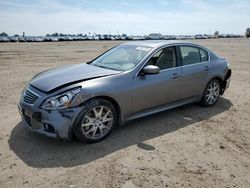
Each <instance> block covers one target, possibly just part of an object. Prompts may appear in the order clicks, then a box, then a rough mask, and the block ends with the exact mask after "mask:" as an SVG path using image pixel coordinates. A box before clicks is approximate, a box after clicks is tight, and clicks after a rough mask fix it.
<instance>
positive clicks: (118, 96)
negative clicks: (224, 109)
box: [18, 41, 231, 142]
mask: <svg viewBox="0 0 250 188" xmlns="http://www.w3.org/2000/svg"><path fill="white" fill-rule="evenodd" d="M230 77H231V69H230V67H229V63H228V62H227V60H225V59H224V58H220V57H218V56H217V55H215V54H214V53H213V52H212V51H210V50H208V49H207V48H205V47H202V46H199V45H196V44H192V43H187V42H180V41H139V42H130V43H125V44H121V45H119V46H116V47H114V48H112V49H110V50H108V51H107V52H105V53H104V54H102V55H100V56H99V57H97V58H96V59H94V60H93V61H91V62H88V63H82V64H76V65H70V66H65V67H60V68H56V69H51V70H48V71H45V72H42V73H39V74H37V75H36V76H35V77H34V78H32V79H31V81H30V82H29V84H28V85H27V86H26V88H25V89H24V91H23V93H22V95H21V99H20V103H19V105H18V106H19V112H20V114H21V116H22V118H23V120H24V125H25V127H26V128H28V129H29V130H31V131H34V132H37V133H40V134H44V135H46V136H49V137H54V138H55V137H58V138H62V139H67V140H69V139H70V138H72V135H76V137H77V138H78V139H79V140H80V141H87V142H98V141H100V140H102V139H104V138H105V137H107V136H108V135H109V133H110V132H111V130H112V129H113V128H114V127H115V126H116V125H123V124H125V122H127V121H129V120H132V119H136V118H140V117H143V116H147V115H150V114H153V113H157V112H160V111H163V110H168V109H171V108H175V107H178V106H181V105H184V104H188V103H193V102H200V103H201V104H202V105H204V106H212V105H214V104H215V103H216V102H217V100H218V99H219V96H220V95H222V94H223V93H224V91H225V90H226V89H227V87H228V86H229V82H230Z"/></svg>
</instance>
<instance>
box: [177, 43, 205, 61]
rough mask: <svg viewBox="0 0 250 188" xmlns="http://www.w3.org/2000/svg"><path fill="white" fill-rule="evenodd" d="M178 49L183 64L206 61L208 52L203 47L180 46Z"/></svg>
mask: <svg viewBox="0 0 250 188" xmlns="http://www.w3.org/2000/svg"><path fill="white" fill-rule="evenodd" d="M180 50H181V56H182V62H183V65H191V64H195V63H200V62H205V61H208V53H207V52H206V51H205V50H203V49H200V48H196V47H192V46H181V47H180Z"/></svg>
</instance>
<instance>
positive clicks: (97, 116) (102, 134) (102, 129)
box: [74, 98, 117, 143]
mask: <svg viewBox="0 0 250 188" xmlns="http://www.w3.org/2000/svg"><path fill="white" fill-rule="evenodd" d="M116 122H117V111H116V109H115V107H114V105H113V104H112V103H111V102H109V101H108V100H105V99H101V98H99V99H91V100H90V101H87V102H85V103H84V109H83V110H82V112H81V113H80V114H79V115H78V118H77V120H76V128H75V129H74V132H75V135H76V137H77V139H78V140H79V141H81V142H88V143H96V142H99V141H101V140H103V139H104V138H106V137H107V136H108V135H109V134H110V133H111V131H112V129H113V128H114V126H115V125H116Z"/></svg>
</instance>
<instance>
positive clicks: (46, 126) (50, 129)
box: [44, 123, 55, 133]
mask: <svg viewBox="0 0 250 188" xmlns="http://www.w3.org/2000/svg"><path fill="white" fill-rule="evenodd" d="M44 129H45V131H47V132H49V133H55V129H54V127H53V126H52V125H50V124H48V123H44Z"/></svg>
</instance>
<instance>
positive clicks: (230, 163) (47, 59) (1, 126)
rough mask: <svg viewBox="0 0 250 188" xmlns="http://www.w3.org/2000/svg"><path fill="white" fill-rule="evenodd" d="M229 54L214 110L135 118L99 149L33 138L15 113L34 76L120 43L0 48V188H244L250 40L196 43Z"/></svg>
mask: <svg viewBox="0 0 250 188" xmlns="http://www.w3.org/2000/svg"><path fill="white" fill-rule="evenodd" d="M194 42H195V43H198V44H202V45H204V46H206V47H208V48H210V49H212V50H214V51H215V52H216V53H217V54H219V55H220V56H223V57H226V58H227V59H228V60H229V61H230V63H231V67H232V70H233V76H232V81H231V85H230V88H229V89H228V90H227V91H226V93H225V95H224V96H223V97H222V98H220V100H219V101H218V103H217V104H216V106H214V107H212V108H204V107H201V106H199V105H198V104H191V105H186V106H184V107H180V108H177V109H174V110H170V111H166V112H163V113H160V114H157V115H153V116H150V117H147V118H142V119H139V120H135V121H132V122H130V123H128V124H127V125H125V126H123V127H121V128H119V129H116V130H114V132H112V134H111V135H110V136H109V137H108V138H107V139H106V140H104V141H102V142H100V143H97V144H91V145H89V144H81V143H79V142H77V141H76V140H73V141H71V142H62V141H58V140H54V139H49V138H46V137H43V136H39V135H36V134H33V133H30V132H29V131H27V130H26V129H24V128H23V125H22V122H21V118H20V116H19V114H18V111H17V103H18V101H19V96H20V92H21V91H22V90H23V88H24V86H25V84H26V83H27V82H28V81H29V80H30V79H31V78H32V77H33V76H34V75H35V74H36V73H38V72H40V71H43V70H46V69H50V68H53V67H57V66H61V65H66V64H73V63H82V62H86V61H88V60H90V59H92V58H94V57H95V56H96V55H98V54H100V53H101V52H103V51H105V50H106V49H108V48H110V47H112V46H114V45H116V44H118V43H120V42H115V41H114V42H112V41H110V42H108V41H102V42H98V41H95V42H94V41H92V42H58V43H19V44H18V43H17V44H13V43H8V44H3V43H1V44H0V80H1V82H0V89H1V92H0V122H1V123H0V187H70V188H72V187H101V188H102V187H108V188H109V187H122V188H125V187H126V188H133V187H246V188H247V187H249V186H250V123H249V121H250V40H247V39H218V40H201V41H199V40H195V41H194Z"/></svg>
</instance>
